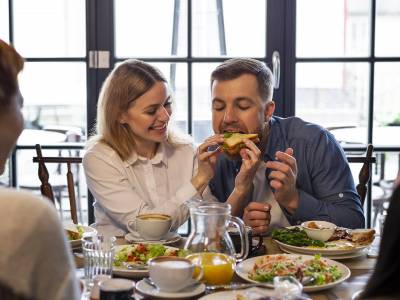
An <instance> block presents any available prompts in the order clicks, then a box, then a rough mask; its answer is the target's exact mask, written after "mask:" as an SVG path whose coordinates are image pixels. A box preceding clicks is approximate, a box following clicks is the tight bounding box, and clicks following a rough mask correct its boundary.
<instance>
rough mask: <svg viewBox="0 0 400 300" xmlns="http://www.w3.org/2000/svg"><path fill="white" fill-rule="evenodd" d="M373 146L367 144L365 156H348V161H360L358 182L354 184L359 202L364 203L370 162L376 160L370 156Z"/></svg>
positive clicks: (369, 174) (369, 175)
mask: <svg viewBox="0 0 400 300" xmlns="http://www.w3.org/2000/svg"><path fill="white" fill-rule="evenodd" d="M373 151H374V146H373V145H371V144H369V145H368V147H367V151H366V154H365V156H361V157H360V156H348V157H347V161H348V162H349V163H362V164H363V165H362V167H361V170H360V173H359V174H358V184H357V186H356V189H357V193H358V195H360V199H361V204H362V205H364V201H365V197H366V196H367V190H368V182H369V181H370V180H371V164H372V163H375V162H376V158H375V157H372V153H373Z"/></svg>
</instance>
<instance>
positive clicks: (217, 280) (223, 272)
mask: <svg viewBox="0 0 400 300" xmlns="http://www.w3.org/2000/svg"><path fill="white" fill-rule="evenodd" d="M186 258H188V259H189V260H191V261H192V263H194V264H196V265H201V266H202V267H203V270H204V276H203V281H205V282H206V283H207V284H212V285H215V284H229V283H230V282H231V281H232V278H233V273H234V270H235V259H234V258H233V257H231V256H229V255H226V254H223V253H214V252H201V253H194V254H190V255H188V256H187V257H186Z"/></svg>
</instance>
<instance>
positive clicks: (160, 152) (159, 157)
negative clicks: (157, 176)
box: [124, 143, 168, 167]
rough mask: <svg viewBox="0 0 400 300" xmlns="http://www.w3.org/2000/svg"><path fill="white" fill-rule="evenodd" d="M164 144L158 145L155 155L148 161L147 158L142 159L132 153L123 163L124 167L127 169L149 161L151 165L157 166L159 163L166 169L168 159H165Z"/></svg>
mask: <svg viewBox="0 0 400 300" xmlns="http://www.w3.org/2000/svg"><path fill="white" fill-rule="evenodd" d="M166 148H167V147H166V145H164V143H160V144H159V145H158V147H157V151H156V155H154V157H152V158H150V159H148V158H147V157H143V156H140V155H138V154H137V152H133V153H132V154H131V156H130V157H129V158H128V159H127V160H125V161H124V164H125V167H129V166H131V165H134V164H135V163H137V162H138V160H139V161H142V162H145V161H149V162H150V163H151V164H153V165H157V164H159V163H164V165H165V166H166V167H168V159H167V149H166Z"/></svg>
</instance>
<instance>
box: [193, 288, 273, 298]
mask: <svg viewBox="0 0 400 300" xmlns="http://www.w3.org/2000/svg"><path fill="white" fill-rule="evenodd" d="M253 293H254V294H255V296H257V299H259V298H260V297H267V296H269V297H274V296H276V295H275V291H274V290H271V289H261V288H257V287H253V288H249V289H243V290H237V291H222V292H217V293H212V294H209V295H206V296H203V297H201V298H200V299H199V300H236V299H237V296H238V295H249V294H250V295H251V294H253ZM251 299H253V298H251Z"/></svg>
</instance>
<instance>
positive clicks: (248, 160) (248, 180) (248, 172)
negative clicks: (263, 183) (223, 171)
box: [235, 139, 261, 194]
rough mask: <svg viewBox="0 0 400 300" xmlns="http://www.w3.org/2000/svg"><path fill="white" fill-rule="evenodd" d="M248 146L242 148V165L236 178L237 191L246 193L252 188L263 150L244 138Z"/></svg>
mask: <svg viewBox="0 0 400 300" xmlns="http://www.w3.org/2000/svg"><path fill="white" fill-rule="evenodd" d="M243 142H244V144H245V145H246V148H243V149H240V152H239V153H240V156H241V157H242V166H241V167H240V170H239V173H238V174H237V175H236V178H235V192H239V193H242V194H245V193H247V192H249V191H250V190H251V186H252V183H253V179H254V176H255V175H256V172H257V169H258V166H259V165H260V163H261V151H260V149H258V147H257V146H256V145H255V144H254V143H253V142H252V141H250V140H248V139H243Z"/></svg>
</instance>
